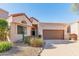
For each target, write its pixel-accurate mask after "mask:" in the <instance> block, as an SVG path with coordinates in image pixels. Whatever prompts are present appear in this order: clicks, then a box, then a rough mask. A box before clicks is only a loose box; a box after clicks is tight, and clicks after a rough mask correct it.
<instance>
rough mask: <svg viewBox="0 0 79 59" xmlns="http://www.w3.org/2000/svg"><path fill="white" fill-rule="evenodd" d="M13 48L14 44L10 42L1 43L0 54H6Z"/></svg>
mask: <svg viewBox="0 0 79 59" xmlns="http://www.w3.org/2000/svg"><path fill="white" fill-rule="evenodd" d="M11 47H12V44H11V43H10V42H6V41H3V42H0V52H5V51H7V50H9V49H10V48H11Z"/></svg>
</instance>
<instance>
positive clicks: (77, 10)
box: [71, 3, 79, 14]
mask: <svg viewBox="0 0 79 59" xmlns="http://www.w3.org/2000/svg"><path fill="white" fill-rule="evenodd" d="M71 8H72V11H73V12H75V13H76V14H79V3H73V4H72V5H71Z"/></svg>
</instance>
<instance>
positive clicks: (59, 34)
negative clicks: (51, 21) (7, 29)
mask: <svg viewBox="0 0 79 59" xmlns="http://www.w3.org/2000/svg"><path fill="white" fill-rule="evenodd" d="M43 38H44V39H64V30H43Z"/></svg>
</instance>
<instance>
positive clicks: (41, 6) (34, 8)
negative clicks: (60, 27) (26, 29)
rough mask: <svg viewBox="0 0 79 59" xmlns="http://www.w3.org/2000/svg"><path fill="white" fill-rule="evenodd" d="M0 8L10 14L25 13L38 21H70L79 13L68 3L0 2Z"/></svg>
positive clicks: (78, 16) (76, 17) (77, 16)
mask: <svg viewBox="0 0 79 59" xmlns="http://www.w3.org/2000/svg"><path fill="white" fill-rule="evenodd" d="M0 8H1V9H4V10H6V11H8V12H9V13H10V14H14V13H25V14H26V15H27V16H28V17H35V18H36V19H38V20H39V21H40V22H56V23H58V22H64V23H71V22H74V21H75V20H78V18H79V15H77V14H75V13H74V12H72V9H71V4H69V3H7V4H6V3H4V4H2V3H1V4H0Z"/></svg>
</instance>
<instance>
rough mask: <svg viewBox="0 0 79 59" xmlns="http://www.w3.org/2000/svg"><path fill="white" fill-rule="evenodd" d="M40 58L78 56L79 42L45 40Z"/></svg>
mask: <svg viewBox="0 0 79 59" xmlns="http://www.w3.org/2000/svg"><path fill="white" fill-rule="evenodd" d="M45 42H46V45H45V47H44V50H43V51H42V53H41V56H79V41H77V42H74V41H69V40H45Z"/></svg>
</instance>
